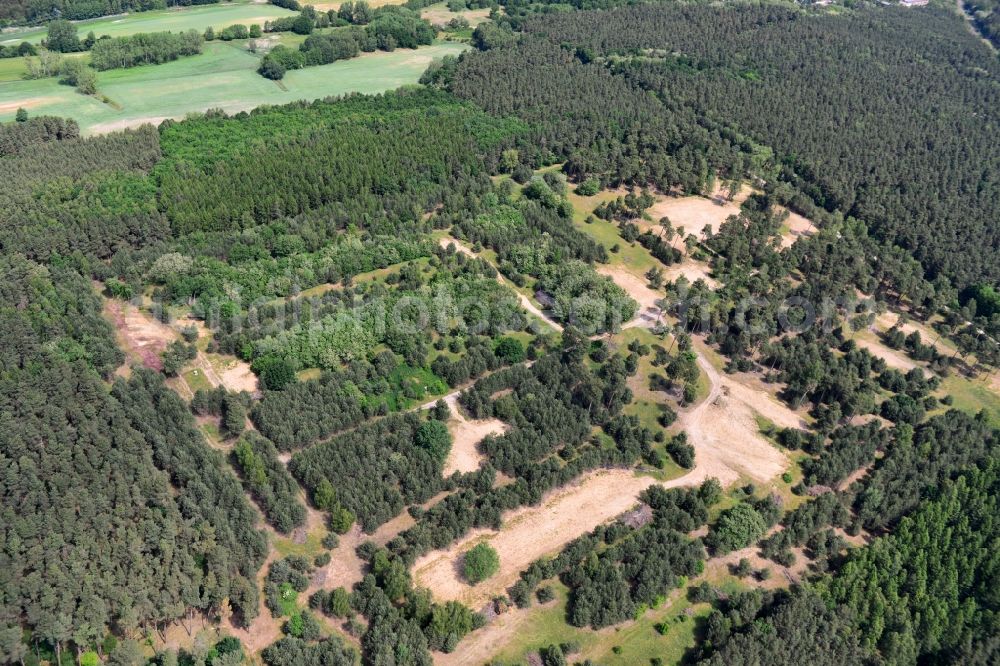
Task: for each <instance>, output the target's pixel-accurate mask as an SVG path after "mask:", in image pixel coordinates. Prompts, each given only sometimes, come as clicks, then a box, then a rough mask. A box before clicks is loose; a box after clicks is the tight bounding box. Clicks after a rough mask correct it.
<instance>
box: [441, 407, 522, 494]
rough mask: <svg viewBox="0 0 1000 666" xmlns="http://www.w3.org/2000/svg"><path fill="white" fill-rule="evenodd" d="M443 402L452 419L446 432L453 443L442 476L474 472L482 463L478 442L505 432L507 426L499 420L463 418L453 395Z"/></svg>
mask: <svg viewBox="0 0 1000 666" xmlns="http://www.w3.org/2000/svg"><path fill="white" fill-rule="evenodd" d="M445 402H446V403H448V407H450V408H451V414H452V418H451V419H449V421H448V430H449V431H451V436H452V440H453V442H452V445H451V451H450V452H449V453H448V459H447V460H446V461H445V463H444V471H443V473H444V476H446V477H448V476H451V475H452V474H453V473H455V472H475V471H476V470H477V469H479V465H480V463H481V462H482V456H481V455H480V454H479V449H478V446H479V442H481V441H483V438H485V437H486V436H488V435H499V434H502V433H504V432H507V430H508V429H509V426H508V425H507V424H506V423H504V422H503V421H501V420H500V419H467V418H465V416H464V415H463V414H462V411H461V409H460V408H459V406H458V396H457V395H455V394H451V395H449V396H448V397H447V399H446V400H445Z"/></svg>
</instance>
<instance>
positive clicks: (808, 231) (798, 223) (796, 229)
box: [779, 208, 816, 247]
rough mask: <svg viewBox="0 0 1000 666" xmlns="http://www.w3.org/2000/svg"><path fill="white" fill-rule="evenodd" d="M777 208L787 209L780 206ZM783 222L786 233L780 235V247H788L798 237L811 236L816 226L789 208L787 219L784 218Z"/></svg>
mask: <svg viewBox="0 0 1000 666" xmlns="http://www.w3.org/2000/svg"><path fill="white" fill-rule="evenodd" d="M779 210H788V209H786V208H780V209H779ZM785 224H786V225H787V226H788V233H786V234H783V235H782V236H781V247H790V246H791V245H792V244H793V243H795V241H797V240H798V239H799V238H801V237H803V236H812V235H813V234H814V233H816V226H815V225H814V224H813V223H812V222H811V221H809V219H807V218H805V217H802V216H801V215H799V214H798V213H795V212H793V211H790V210H789V211H788V219H786V220H785Z"/></svg>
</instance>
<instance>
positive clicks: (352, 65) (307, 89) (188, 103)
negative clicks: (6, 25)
mask: <svg viewBox="0 0 1000 666" xmlns="http://www.w3.org/2000/svg"><path fill="white" fill-rule="evenodd" d="M465 48H466V47H465V46H464V45H462V44H455V43H445V42H442V43H438V44H434V45H431V46H427V47H422V48H420V49H418V50H415V51H414V50H409V49H399V50H397V51H394V52H392V53H385V52H382V51H378V52H375V53H366V54H363V55H362V56H360V57H358V58H354V59H351V60H343V61H340V62H335V63H333V64H330V65H324V66H322V67H310V68H307V69H302V70H296V71H292V72H288V74H287V75H286V76H285V78H284V80H283V81H281V83H280V85H279V84H278V83H275V82H274V81H270V80H268V79H265V78H263V77H262V76H260V75H259V74H257V72H256V69H257V64H258V62H259V58H258V56H257V55H254V54H252V53H249V52H247V51H246V48H245V43H243V42H228V43H224V42H211V43H208V44H206V45H205V52H204V53H202V54H201V55H197V56H192V57H189V58H182V59H180V60H176V61H174V62H171V63H166V64H164V65H148V66H144V67H134V68H132V69H119V70H109V71H107V72H100V73H98V75H97V87H98V90H99V92H100V93H101V94H102V95H105V96H106V97H107V98H109V99H110V100H112V104H107V103H104V102H102V101H100V100H99V99H97V98H95V97H89V96H85V95H81V94H79V93H77V92H76V90H74V89H73V88H71V87H69V86H65V85H60V84H59V82H58V81H57V80H56V79H42V80H36V81H7V82H4V83H0V121H8V120H12V119H13V118H14V114H15V113H16V111H17V108H18V107H20V106H23V107H24V108H26V109H27V110H28V112H29V113H31V114H32V115H41V114H47V115H56V116H65V117H70V118H75V119H76V120H77V122H78V123H79V124H80V128H81V130H82V131H83V133H84V134H95V133H101V132H107V131H111V130H115V129H121V128H123V127H131V126H137V125H139V124H142V122H143V121H149V122H152V123H154V124H156V123H159V122H160V121H161V120H163V119H164V118H182V117H184V116H185V115H186V114H188V113H191V112H198V111H205V110H207V109H211V108H220V109H224V110H225V111H228V112H231V113H235V112H237V111H242V110H248V109H251V108H254V107H256V106H260V105H262V104H285V103H288V102H293V101H296V100H300V99H309V100H313V99H319V98H322V97H327V96H331V95H342V94H345V93H348V92H362V93H377V92H382V91H384V90H391V89H394V88H398V87H399V86H402V85H405V84H408V83H415V82H416V81H417V79H418V78H419V77H420V75H421V74H422V73H423V71H424V70H425V69H426V68H427V65H429V64H430V62H431V61H432V60H434V59H435V58H441V57H443V56H445V55H457V54H458V53H460V52H461V51H462V50H463V49H465ZM14 60H16V61H18V62H20V59H14ZM0 72H2V70H0ZM0 77H2V73H0ZM0 81H2V78H0ZM116 107H117V108H116Z"/></svg>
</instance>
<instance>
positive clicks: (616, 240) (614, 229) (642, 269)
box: [567, 190, 664, 275]
mask: <svg viewBox="0 0 1000 666" xmlns="http://www.w3.org/2000/svg"><path fill="white" fill-rule="evenodd" d="M567 196H568V198H569V201H570V203H572V204H573V225H574V226H575V227H576V228H577V229H579V230H580V231H582V232H583V233H585V234H587V235H588V236H590V237H591V238H593V239H594V240H596V241H597V242H598V243H600V244H601V245H603V246H604V247H605V249H606V250H607V251H608V257H609V258H610V262H609V263H610V264H611V265H612V266H622V267H623V268H626V269H628V270H629V271H630V272H632V273H635V274H636V275H644V274H645V273H646V271H648V270H649V269H650V268H653V267H654V266H658V267H659V268H664V266H663V264H661V263H660V262H659V261H657V260H656V259H654V258H653V257H652V256H651V255H650V254H649V251H648V250H646V248H644V247H643V246H641V245H639V243H635V242H633V243H627V242H625V240H624V239H623V238H622V237H621V236H620V235H619V234H618V225H616V224H614V223H612V222H608V221H607V220H602V219H600V218H595V219H594V221H593V222H591V223H589V224H588V223H587V221H586V220H587V217H589V216H590V214H591V213H593V212H594V209H595V208H597V207H598V206H599V205H601V204H602V203H604V202H605V201H612V200H614V199H615V198H616V197H618V196H620V194H619V193H618V192H610V191H603V192H598V193H597V194H595V195H594V196H592V197H583V196H580V195H579V194H576V193H574V192H573V191H572V190H570V192H569V193H568V195H567ZM616 245H617V246H618V251H617V252H613V251H612V250H611V248H613V247H615V246H616Z"/></svg>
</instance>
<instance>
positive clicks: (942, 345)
mask: <svg viewBox="0 0 1000 666" xmlns="http://www.w3.org/2000/svg"><path fill="white" fill-rule="evenodd" d="M898 321H899V314H898V313H895V312H883V313H882V314H880V315H879V316H878V317H877V318H876V319H875V328H877V329H878V330H880V331H888V330H889V329H890V328H892V327H893V326H895V325H896V323H897V322H898ZM899 330H901V331H902V332H903V333H905V334H906V335H909V334H910V333H913V332H914V331H916V332H917V333H920V341H921V342H922V343H923V344H925V345H929V344H931V343H932V342H933V343H934V347H935V348H936V349H937V350H938V352H939V353H941V354H944V355H945V356H951V355H952V354H954V353H955V349H954V347H951V346H949V345H950V344H951V343H950V342H949V341H947V339H946V338H944V337H943V336H941V335H940V334H939V333H938V332H937V331H935V330H934V329H932V328H931V327H929V326H927V325H926V324H923V323H921V322H916V321H913V320H910V321H908V322H906V323H905V324H903V325H902V326H900V327H899ZM900 353H902V352H900Z"/></svg>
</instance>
